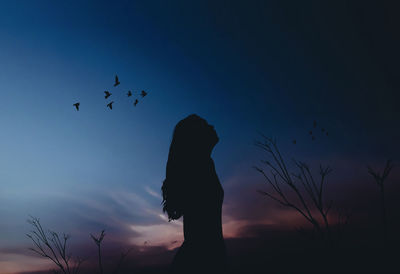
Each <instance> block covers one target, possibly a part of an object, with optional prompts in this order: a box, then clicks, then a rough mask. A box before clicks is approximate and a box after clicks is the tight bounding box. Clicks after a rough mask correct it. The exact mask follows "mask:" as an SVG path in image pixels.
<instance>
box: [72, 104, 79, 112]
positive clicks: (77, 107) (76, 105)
mask: <svg viewBox="0 0 400 274" xmlns="http://www.w3.org/2000/svg"><path fill="white" fill-rule="evenodd" d="M79 105H80V103H79V102H78V103H75V104H73V106H75V107H76V110H77V111H79Z"/></svg>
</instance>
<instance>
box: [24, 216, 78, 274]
mask: <svg viewBox="0 0 400 274" xmlns="http://www.w3.org/2000/svg"><path fill="white" fill-rule="evenodd" d="M28 223H29V224H31V225H32V226H33V230H31V232H30V233H28V234H26V236H27V237H29V238H30V239H31V240H32V242H33V244H34V247H33V248H30V250H32V251H33V252H35V253H37V254H38V255H40V256H42V257H45V258H48V259H50V260H51V261H52V262H53V263H54V264H55V265H56V266H57V267H58V269H59V270H60V271H61V273H63V274H77V273H78V272H79V267H80V265H81V263H82V260H81V259H79V258H77V259H76V262H75V264H74V266H73V267H71V266H70V262H71V255H69V254H67V241H68V239H69V236H68V235H66V234H63V235H62V238H60V235H59V234H58V233H56V232H54V231H51V230H48V232H47V233H46V232H45V230H44V229H43V227H42V225H41V224H40V220H39V219H38V218H35V217H32V216H30V219H29V220H28ZM54 272H58V271H57V270H55V271H54Z"/></svg>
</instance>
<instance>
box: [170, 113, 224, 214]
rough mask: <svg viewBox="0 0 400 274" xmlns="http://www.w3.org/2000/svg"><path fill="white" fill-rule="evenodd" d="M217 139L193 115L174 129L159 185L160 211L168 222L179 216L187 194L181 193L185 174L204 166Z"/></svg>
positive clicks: (211, 129) (183, 189) (185, 182)
mask: <svg viewBox="0 0 400 274" xmlns="http://www.w3.org/2000/svg"><path fill="white" fill-rule="evenodd" d="M218 140H219V139H218V136H217V133H216V131H215V130H214V127H213V126H211V125H209V124H208V123H207V121H206V120H204V119H203V118H200V117H199V116H197V115H195V114H192V115H189V116H188V117H186V118H185V119H183V120H181V121H180V122H179V123H178V124H177V125H176V126H175V129H174V133H173V136H172V141H171V145H170V148H169V155H168V162H167V170H166V178H165V180H164V182H163V186H162V193H163V210H164V212H167V213H168V218H169V219H170V220H171V219H178V218H180V217H181V216H182V215H183V208H182V207H183V200H184V198H185V196H187V195H188V194H187V193H186V191H185V189H186V188H185V187H186V185H185V184H187V183H188V182H187V181H188V178H187V177H188V176H186V175H187V174H190V172H189V171H190V170H193V168H196V167H198V166H201V165H202V164H203V163H206V161H207V159H209V158H210V156H211V152H212V149H213V148H214V146H215V145H216V144H217V143H218Z"/></svg>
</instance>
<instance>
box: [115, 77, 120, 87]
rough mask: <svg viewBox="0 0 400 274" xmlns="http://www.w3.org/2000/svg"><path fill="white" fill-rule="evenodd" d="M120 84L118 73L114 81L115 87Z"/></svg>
mask: <svg viewBox="0 0 400 274" xmlns="http://www.w3.org/2000/svg"><path fill="white" fill-rule="evenodd" d="M119 84H121V83H120V82H119V81H118V76H117V75H115V83H114V87H116V86H118V85H119Z"/></svg>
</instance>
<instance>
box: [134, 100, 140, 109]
mask: <svg viewBox="0 0 400 274" xmlns="http://www.w3.org/2000/svg"><path fill="white" fill-rule="evenodd" d="M138 103H139V100H138V99H135V102H133V106H135V107H136V105H137V104H138Z"/></svg>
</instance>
